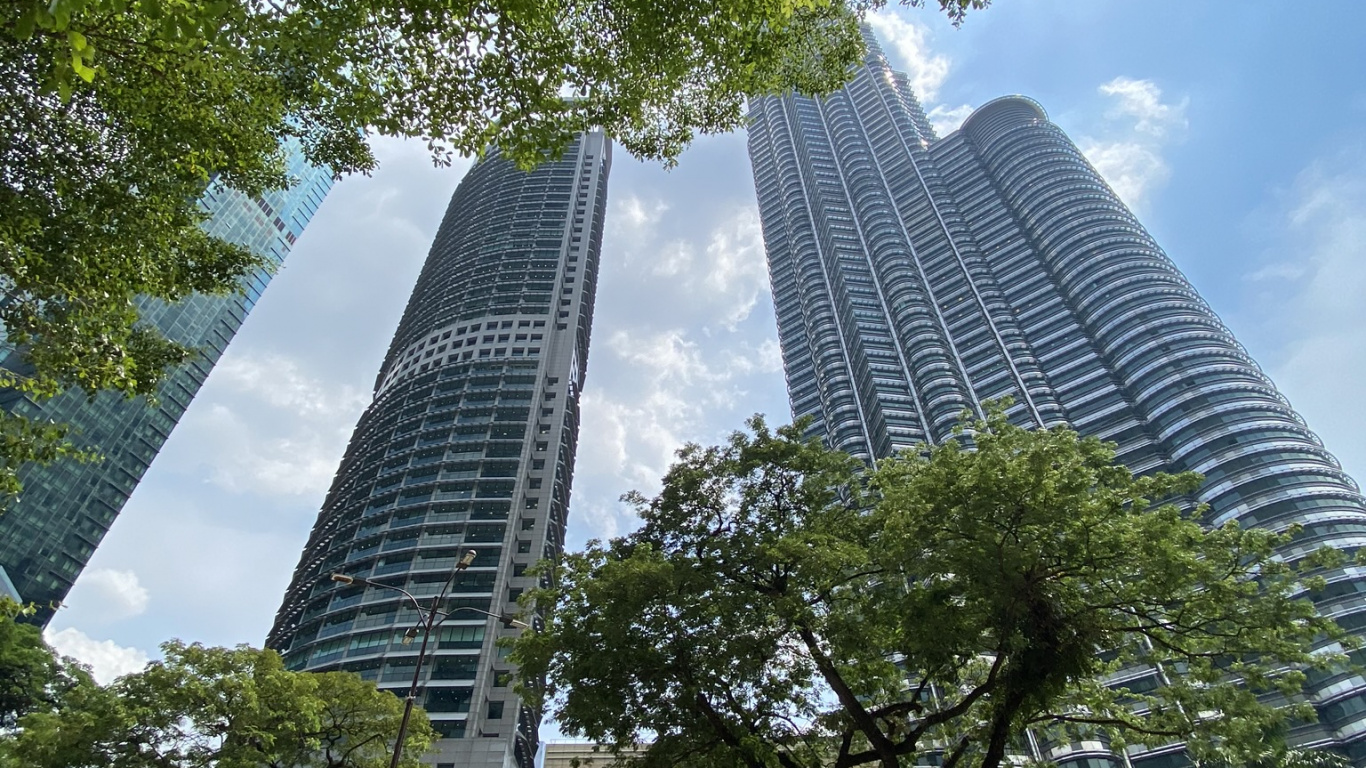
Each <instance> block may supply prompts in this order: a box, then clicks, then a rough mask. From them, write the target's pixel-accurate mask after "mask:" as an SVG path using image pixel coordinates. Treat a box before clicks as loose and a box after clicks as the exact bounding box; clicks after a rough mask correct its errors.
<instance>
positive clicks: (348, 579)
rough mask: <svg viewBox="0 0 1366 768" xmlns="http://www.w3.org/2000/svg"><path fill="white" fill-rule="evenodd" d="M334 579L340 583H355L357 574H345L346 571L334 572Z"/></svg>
mask: <svg viewBox="0 0 1366 768" xmlns="http://www.w3.org/2000/svg"><path fill="white" fill-rule="evenodd" d="M332 580H333V581H335V582H337V583H338V584H355V583H356V577H355V576H347V575H346V574H344V573H334V574H332Z"/></svg>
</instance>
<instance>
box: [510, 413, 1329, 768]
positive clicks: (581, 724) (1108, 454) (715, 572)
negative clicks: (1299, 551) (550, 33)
mask: <svg viewBox="0 0 1366 768" xmlns="http://www.w3.org/2000/svg"><path fill="white" fill-rule="evenodd" d="M749 426H750V431H749V432H748V433H736V434H735V435H733V436H732V437H731V439H730V441H729V443H727V444H725V445H720V446H715V447H710V448H702V447H699V446H696V445H690V446H688V447H686V448H684V449H683V450H681V451H680V452H679V454H678V462H677V463H676V464H675V465H674V466H673V467H672V468H671V469H670V470H669V472H668V474H667V475H666V477H665V478H664V482H663V489H662V490H661V491H660V493H659V495H658V496H656V497H654V498H645V497H643V496H641V495H639V494H629V495H628V496H627V497H626V498H627V499H628V500H629V501H630V502H632V503H633V504H634V505H635V507H636V511H637V513H638V514H639V515H640V518H641V520H642V521H643V525H642V527H641V528H640V529H639V530H638V531H636V532H635V533H633V534H631V535H629V536H625V537H622V538H619V539H614V540H612V541H610V542H608V543H606V544H602V543H598V542H592V543H590V545H589V546H588V548H587V549H586V551H584V552H582V553H577V554H570V555H567V556H566V557H565V560H564V563H563V565H562V566H561V567H559V568H558V569H555V570H554V571H553V574H554V578H552V579H549V581H550V582H551V585H550V586H548V587H545V588H543V589H541V590H539V591H537V592H534V593H531V594H529V595H527V598H528V599H529V600H531V601H534V604H535V605H536V606H537V607H538V609H540V610H544V611H546V612H547V613H548V621H547V623H546V625H545V628H544V629H543V630H542V631H538V632H527V633H525V634H523V635H522V636H521V638H520V639H519V640H518V641H517V644H516V646H515V649H514V651H513V654H512V658H513V659H514V661H516V662H517V663H518V664H519V665H520V669H521V675H522V690H523V693H524V695H525V696H527V697H528V699H529V700H530V701H531V702H532V703H534V704H536V705H545V706H548V707H549V708H550V711H551V713H552V714H553V715H554V717H555V718H556V719H557V720H558V722H559V723H560V726H561V728H562V729H563V730H564V731H565V733H567V734H573V735H577V736H585V737H587V738H589V739H592V740H595V741H601V742H604V743H607V744H610V745H614V746H615V747H617V748H629V747H630V746H631V745H634V744H636V743H638V742H641V741H649V740H653V743H652V745H651V746H650V747H649V750H648V752H647V754H646V756H645V758H644V764H645V765H646V766H647V767H648V766H654V765H660V766H664V765H675V764H677V763H678V761H680V760H684V759H686V760H687V762H688V763H689V764H692V765H712V766H717V767H718V768H719V767H721V766H724V767H725V768H731V767H732V766H733V767H735V768H815V767H816V766H833V768H852V767H853V766H858V765H864V764H869V763H872V764H879V765H881V766H884V768H894V767H895V766H902V765H911V764H914V763H915V762H916V761H917V759H921V758H923V757H925V756H926V755H927V754H929V753H940V754H942V757H943V764H944V765H945V766H946V768H953V766H974V767H981V768H996V767H997V766H999V765H1001V763H1002V761H1003V760H1004V759H1005V758H1006V757H1007V756H1008V755H1009V754H1011V753H1015V754H1023V755H1025V756H1027V757H1030V756H1032V757H1035V758H1043V759H1046V758H1047V755H1046V754H1033V755H1031V754H1030V753H1031V750H1032V749H1033V748H1037V749H1038V750H1041V752H1045V753H1046V751H1047V750H1048V749H1049V748H1050V746H1051V745H1055V744H1066V743H1073V742H1078V741H1083V740H1086V741H1101V742H1108V743H1109V744H1110V745H1111V746H1112V747H1113V748H1115V749H1119V748H1121V747H1122V746H1123V745H1125V744H1144V745H1149V746H1160V745H1164V744H1171V743H1174V742H1185V743H1186V744H1187V748H1188V749H1189V750H1190V751H1191V752H1192V753H1193V754H1194V755H1195V756H1196V757H1198V758H1201V759H1206V758H1208V759H1219V760H1223V761H1224V762H1226V764H1229V765H1249V764H1254V763H1262V762H1264V761H1266V760H1268V759H1270V758H1275V757H1276V756H1277V755H1282V756H1283V755H1284V746H1285V745H1284V744H1283V743H1282V742H1281V741H1279V739H1281V737H1282V736H1283V735H1284V724H1285V723H1286V721H1287V718H1307V719H1312V717H1313V716H1314V714H1313V709H1312V707H1311V706H1309V705H1308V704H1305V703H1303V699H1302V698H1295V694H1296V693H1298V692H1299V690H1300V689H1301V687H1302V685H1303V683H1304V681H1305V679H1306V674H1307V673H1308V672H1310V671H1311V670H1328V669H1332V668H1336V667H1338V666H1339V665H1342V664H1344V663H1345V657H1344V655H1343V653H1342V649H1343V648H1344V647H1347V645H1348V644H1349V643H1350V641H1348V640H1346V639H1344V633H1343V632H1342V631H1341V630H1340V629H1339V628H1338V627H1336V626H1335V625H1334V624H1333V622H1331V621H1330V620H1327V619H1325V618H1322V617H1320V616H1319V615H1317V614H1316V613H1315V611H1314V609H1313V606H1312V605H1311V603H1310V602H1309V600H1308V599H1307V598H1306V597H1305V590H1307V589H1313V588H1315V587H1317V586H1319V581H1320V580H1319V579H1318V578H1317V577H1315V576H1314V573H1313V572H1314V570H1315V569H1316V568H1320V567H1323V566H1326V565H1330V564H1332V563H1334V562H1337V561H1338V560H1339V559H1340V556H1339V555H1338V553H1336V552H1333V551H1320V552H1316V553H1313V554H1310V555H1308V556H1303V557H1302V559H1300V560H1297V561H1294V562H1287V561H1283V560H1281V559H1278V558H1277V557H1276V556H1275V554H1274V553H1275V552H1276V551H1277V549H1278V547H1281V546H1282V545H1284V544H1286V543H1287V542H1288V541H1289V540H1290V538H1291V537H1293V536H1294V535H1295V533H1296V531H1294V530H1292V531H1289V532H1286V533H1284V534H1277V533H1272V532H1269V531H1264V530H1244V529H1241V528H1239V527H1237V526H1236V525H1233V524H1229V525H1225V526H1223V527H1220V528H1217V529H1207V528H1205V527H1202V526H1201V525H1200V523H1199V522H1198V520H1199V515H1200V512H1201V510H1200V509H1198V508H1197V509H1193V510H1190V511H1185V512H1183V510H1182V508H1181V507H1180V506H1178V504H1176V503H1160V502H1161V501H1162V500H1169V501H1172V502H1175V501H1180V500H1182V499H1184V498H1186V496H1185V495H1186V494H1188V493H1189V492H1190V491H1192V490H1193V489H1194V488H1195V487H1196V486H1197V484H1198V482H1199V477H1198V476H1196V475H1193V474H1182V475H1163V474H1156V475H1152V476H1143V477H1134V476H1133V475H1132V474H1131V473H1130V472H1129V471H1127V470H1126V469H1125V468H1123V467H1121V466H1116V465H1114V463H1113V461H1114V452H1113V449H1112V446H1109V445H1107V444H1104V443H1102V442H1101V441H1099V440H1097V439H1094V438H1083V437H1079V436H1078V435H1077V434H1076V433H1075V432H1072V431H1070V430H1068V429H1064V428H1055V429H1048V430H1042V429H1040V430H1026V429H1023V428H1020V427H1018V426H1014V425H1012V424H1011V423H1010V422H1009V421H1008V419H1007V418H1006V416H1005V414H1004V412H1003V411H1002V409H1001V408H1000V407H994V408H993V409H992V410H991V411H990V415H989V416H988V418H987V419H986V420H984V421H977V422H972V423H969V424H966V425H965V426H963V427H961V428H960V429H959V432H958V433H957V437H956V438H955V439H953V440H950V441H948V442H946V443H945V444H943V445H938V446H933V447H929V446H922V448H921V449H920V450H918V451H911V452H906V453H903V454H901V455H899V456H897V457H895V458H892V459H887V460H884V461H882V462H881V463H880V464H879V466H878V467H877V468H876V470H871V471H868V470H865V468H864V467H863V466H862V465H861V464H860V463H859V462H858V461H856V460H855V459H853V458H851V457H849V456H847V455H844V454H841V453H838V452H834V451H830V450H828V449H825V448H823V447H822V446H821V445H820V444H819V443H818V442H816V441H813V440H805V439H802V437H801V429H800V428H799V427H783V428H781V429H779V430H777V431H776V432H774V431H771V430H770V429H769V428H768V427H767V426H766V425H765V424H764V422H763V421H762V420H761V419H759V418H758V417H756V418H755V419H754V420H752V421H751V422H750V424H749ZM543 567H547V568H548V567H549V566H543ZM1287 702H1295V703H1287ZM1274 704H1282V705H1283V706H1282V707H1281V708H1279V709H1278V708H1276V707H1275V706H1273V705H1274ZM1026 730H1028V732H1029V734H1030V736H1031V737H1032V738H1031V740H1029V741H1027V740H1026V738H1025V733H1026ZM1030 741H1032V743H1033V745H1034V747H1032V748H1031V747H1030V746H1029V744H1030Z"/></svg>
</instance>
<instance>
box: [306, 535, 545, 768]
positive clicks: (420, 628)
mask: <svg viewBox="0 0 1366 768" xmlns="http://www.w3.org/2000/svg"><path fill="white" fill-rule="evenodd" d="M478 554H479V553H478V551H477V550H473V549H470V550H466V551H465V554H464V555H462V556H461V557H460V559H459V560H458V561H456V563H455V568H454V570H452V571H451V575H450V577H449V578H447V579H446V583H445V584H444V585H442V587H441V592H440V593H439V594H437V596H436V597H434V598H432V602H431V605H429V606H427V607H426V608H423V607H422V603H421V602H420V601H418V599H417V598H416V597H414V596H413V593H411V592H409V591H408V590H406V589H404V588H402V587H395V586H393V585H391V584H381V583H379V582H377V581H371V580H370V579H365V578H361V577H360V576H350V575H347V574H345V573H334V574H332V580H333V581H335V582H337V583H338V584H348V585H349V584H359V585H361V586H366V587H377V588H379V589H388V590H392V591H394V592H398V593H400V594H402V595H403V596H404V597H406V598H408V600H409V601H410V602H411V603H412V604H413V607H414V608H416V609H417V612H418V614H419V616H421V614H422V613H423V612H424V611H425V612H426V616H425V617H424V618H421V620H420V623H418V624H417V625H415V626H412V627H409V628H408V631H406V632H404V633H403V641H402V642H403V644H404V645H410V644H411V643H412V642H413V640H415V639H417V636H418V635H419V634H420V635H422V645H420V646H418V649H417V667H416V668H415V669H414V670H413V684H412V685H410V686H408V698H407V699H406V700H405V701H404V702H403V719H402V720H400V721H399V724H398V738H397V739H396V740H395V741H394V757H393V759H392V760H390V761H389V768H398V763H399V761H400V760H402V759H403V740H404V739H405V738H406V737H407V736H408V720H409V718H411V717H412V714H413V702H415V701H417V686H418V683H419V682H420V681H421V679H422V662H424V661H425V660H426V659H427V642H428V640H430V639H431V636H432V631H433V630H435V629H436V628H437V627H438V626H439V625H440V624H441V622H443V621H445V620H446V619H448V618H450V617H451V616H453V615H455V614H456V613H458V612H460V611H473V612H474V613H480V614H483V615H485V616H489V617H492V618H495V619H498V620H499V621H501V622H503V626H505V627H518V628H519V629H530V628H531V625H530V624H527V623H526V622H524V621H520V620H518V619H517V618H516V617H515V616H513V615H512V614H510V613H492V612H490V611H485V610H483V609H481V608H474V607H471V606H468V605H461V606H457V607H455V608H452V609H451V610H449V611H442V610H440V607H441V603H442V602H443V601H444V600H445V599H446V594H447V593H448V592H450V589H451V584H453V583H454V582H455V576H456V574H458V573H460V572H461V571H463V570H465V569H466V568H468V567H470V565H472V564H473V563H474V558H475V556H477V555H478ZM438 617H440V618H438Z"/></svg>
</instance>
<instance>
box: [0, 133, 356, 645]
mask: <svg viewBox="0 0 1366 768" xmlns="http://www.w3.org/2000/svg"><path fill="white" fill-rule="evenodd" d="M285 149H286V158H287V162H288V171H289V175H290V176H291V177H293V179H294V180H295V183H294V186H292V187H290V188H289V189H283V190H275V191H272V192H267V193H265V194H264V195H262V196H260V197H248V196H246V195H243V194H241V193H240V192H236V191H234V190H231V189H227V188H225V187H222V186H219V185H217V184H213V185H210V186H209V189H208V191H206V192H205V193H204V196H203V197H202V198H200V200H199V203H200V206H201V207H203V209H204V210H205V211H206V212H207V213H208V214H209V220H208V221H206V222H204V225H203V226H204V229H205V230H207V231H208V232H209V233H210V234H212V235H215V236H217V237H221V238H223V239H224V240H228V241H230V242H233V243H236V244H238V245H241V246H243V247H245V248H250V249H251V250H252V251H254V252H255V253H257V254H258V255H261V256H264V257H265V258H266V259H268V260H269V262H270V263H271V264H272V265H273V266H278V265H279V264H280V263H281V262H283V261H284V258H285V256H286V255H287V254H288V253H289V251H290V249H291V248H293V247H294V242H295V240H297V239H298V238H299V236H300V235H302V234H303V232H304V227H306V226H308V222H309V220H310V219H312V218H313V214H314V213H316V212H317V210H318V206H320V205H322V202H323V198H324V197H326V196H327V192H328V190H329V189H331V188H332V171H330V170H328V169H325V168H318V167H315V166H312V165H309V164H308V162H307V161H306V160H305V159H304V156H303V152H302V151H301V150H300V148H299V146H298V145H297V143H291V144H289V145H286V147H285ZM271 274H272V272H271V271H270V270H265V269H263V270H259V271H257V272H256V273H255V274H252V275H249V276H247V277H245V278H243V280H242V282H241V289H240V291H238V292H237V293H233V294H226V295H220V296H207V295H203V294H195V295H192V296H188V297H186V298H185V299H184V300H182V301H177V302H175V303H173V304H168V303H167V302H164V301H160V300H157V299H149V298H145V297H144V298H141V299H139V300H138V315H139V316H140V317H141V318H142V321H143V322H146V323H148V324H150V325H153V326H155V327H156V329H157V330H159V331H161V332H162V333H163V334H165V335H166V336H167V337H168V338H170V339H172V340H174V341H178V342H180V343H181V344H184V345H186V346H188V347H192V348H193V349H194V350H195V351H196V354H194V355H191V357H190V359H189V360H188V361H186V363H185V364H184V365H181V366H179V367H177V368H176V369H175V370H173V371H171V373H170V375H168V376H167V377H166V380H165V382H163V383H162V385H161V387H160V388H159V389H158V390H157V403H156V404H155V405H149V404H148V402H147V400H146V399H145V398H141V397H138V398H133V399H128V398H125V397H122V396H121V395H119V394H118V393H115V392H102V393H100V394H99V395H96V396H95V397H93V398H92V397H89V396H87V395H86V393H85V392H83V391H80V390H69V391H66V392H63V393H62V394H60V395H57V396H56V397H54V398H52V399H50V400H34V399H32V398H30V397H28V396H26V395H24V394H23V393H22V392H19V391H17V390H7V391H3V392H0V408H5V409H6V410H8V411H11V412H13V413H16V414H19V415H21V416H26V417H28V418H30V419H33V420H35V421H48V420H50V421H55V422H58V423H63V424H70V425H71V427H72V433H71V439H72V442H73V443H75V444H77V445H78V446H79V447H81V448H85V449H89V450H91V451H93V452H95V453H97V454H99V455H100V457H101V459H100V460H99V461H95V462H90V463H80V462H77V461H72V460H59V461H55V462H52V463H51V464H47V465H45V466H39V465H36V464H29V465H26V466H25V467H24V468H23V469H22V470H20V472H19V479H20V481H21V482H22V483H23V484H24V490H23V493H22V494H20V496H19V498H18V499H17V500H16V501H15V502H14V504H13V505H12V506H11V507H10V508H9V509H7V510H5V512H4V514H0V573H5V572H7V573H8V574H9V577H10V578H11V579H12V580H13V583H14V586H15V588H16V591H17V592H18V593H19V595H20V597H22V598H23V600H25V601H26V602H32V603H34V604H35V605H36V606H37V607H38V614H37V615H36V616H35V619H36V620H37V621H40V622H42V623H47V621H49V620H50V619H51V618H52V614H53V611H54V610H55V607H56V605H57V604H59V603H60V602H61V601H62V600H64V599H66V595H67V592H69V591H70V590H71V586H72V584H73V583H74V582H75V580H76V577H77V576H78V575H80V573H81V570H82V569H83V568H85V564H86V562H88V561H89V560H90V556H91V554H92V553H93V552H94V551H95V547H96V546H98V545H99V543H100V540H101V539H103V538H104V534H105V532H106V531H108V530H109V526H110V525H111V524H112V523H113V522H114V519H115V518H116V517H117V516H118V514H119V511H120V510H122V509H123V505H124V504H125V503H127V501H128V498H129V496H131V495H132V493H133V489H134V488H136V487H137V484H138V482H139V481H140V480H142V476H143V474H144V473H146V472H147V468H148V467H149V466H150V465H151V463H152V459H154V458H156V455H157V452H158V451H160V450H161V446H162V445H164V444H165V443H166V439H167V438H168V437H169V436H170V434H171V430H172V429H174V428H175V425H176V423H178V422H179V421H180V417H181V416H183V415H184V414H185V409H186V408H188V407H189V405H190V401H191V400H193V399H194V396H195V395H196V394H198V392H199V388H200V387H201V386H203V384H204V380H205V379H206V378H208V375H209V372H210V371H212V370H213V367H214V365H216V364H217V363H218V359H219V358H220V357H222V356H223V351H224V350H225V349H227V346H228V343H229V342H230V341H232V338H233V336H235V335H236V334H237V330H238V329H239V328H241V327H242V322H243V321H244V320H245V319H246V317H247V313H249V312H251V309H252V307H254V306H255V305H256V301H257V300H258V299H260V298H261V292H262V291H264V290H265V288H266V285H267V284H268V283H269V282H270V278H271ZM26 365H27V364H26V363H25V362H24V361H23V360H22V355H21V354H20V353H18V352H17V351H12V350H11V351H9V353H8V354H4V355H3V356H2V357H0V366H3V367H6V368H12V369H15V370H19V371H21V372H22V371H23V370H24V366H26Z"/></svg>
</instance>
